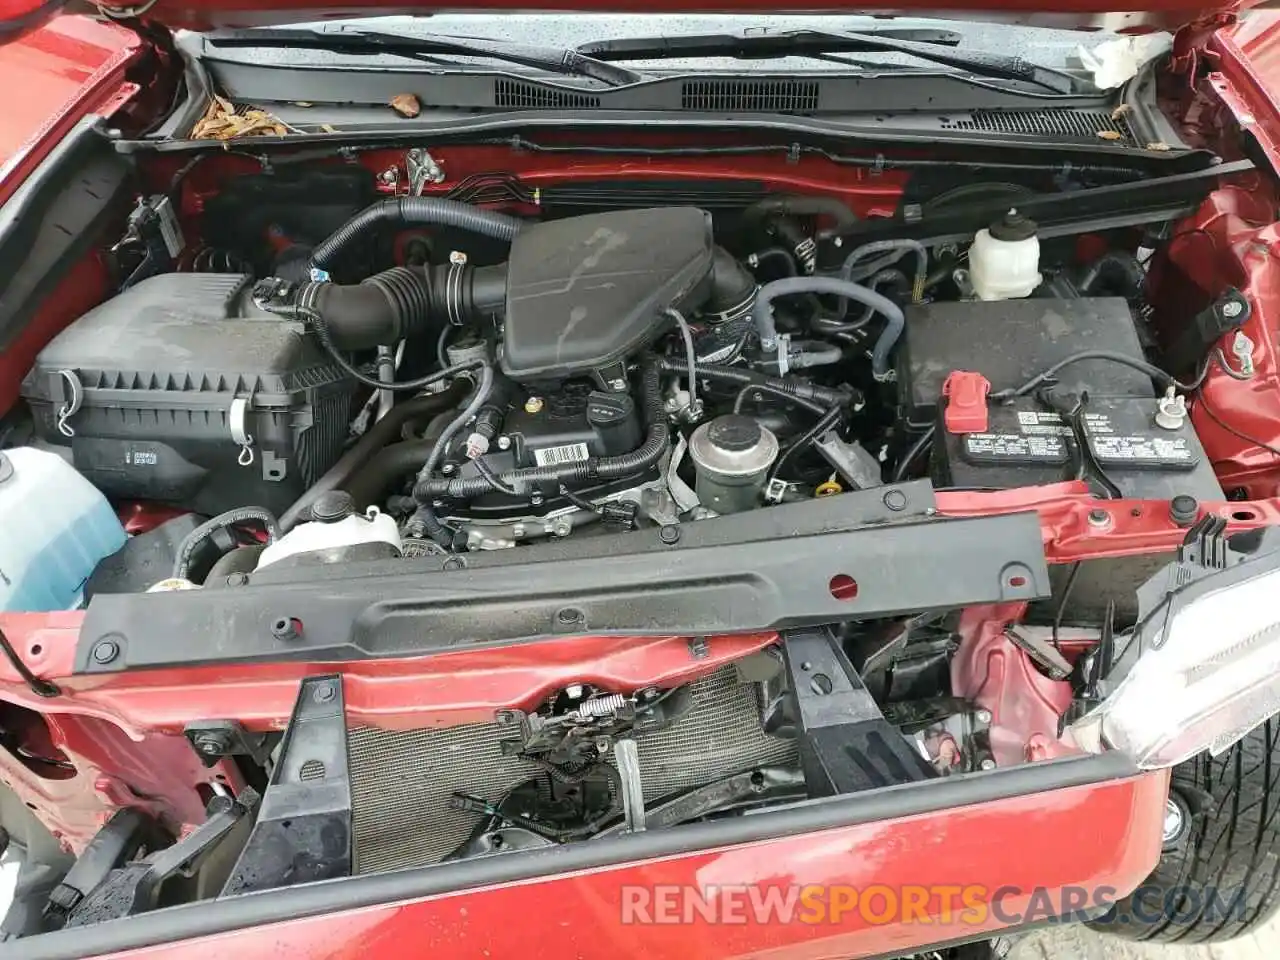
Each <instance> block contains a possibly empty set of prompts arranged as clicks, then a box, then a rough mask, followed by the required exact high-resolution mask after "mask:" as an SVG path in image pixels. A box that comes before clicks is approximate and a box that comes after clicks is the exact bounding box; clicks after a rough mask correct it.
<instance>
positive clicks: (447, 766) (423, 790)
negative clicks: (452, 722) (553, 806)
mask: <svg viewBox="0 0 1280 960" xmlns="http://www.w3.org/2000/svg"><path fill="white" fill-rule="evenodd" d="M691 690H692V694H693V706H692V708H691V709H690V710H689V712H687V713H686V714H685V715H684V716H683V717H681V719H680V720H679V721H678V722H677V723H675V724H673V725H672V726H670V727H667V728H666V729H664V730H655V731H653V732H652V733H649V734H645V735H641V736H638V737H637V738H636V744H637V746H638V748H639V754H640V770H641V775H642V779H643V781H644V797H645V801H646V802H649V801H654V800H657V799H659V798H662V797H665V796H668V795H670V794H673V793H678V792H681V791H684V790H688V789H690V788H692V787H698V786H702V785H703V784H705V783H709V782H711V781H713V780H719V779H721V778H722V777H726V776H729V775H730V774H734V773H740V772H742V771H744V770H749V769H751V768H752V767H756V766H764V765H770V766H776V765H788V764H795V763H796V762H797V757H796V748H795V744H794V743H793V742H792V741H790V740H780V739H777V738H775V737H770V736H768V735H767V734H765V733H764V732H763V731H762V730H761V729H760V723H759V720H758V712H757V709H756V697H755V691H754V689H753V688H752V687H751V686H749V685H744V684H740V683H739V682H738V677H737V672H736V671H735V669H734V668H733V667H732V666H728V667H724V668H722V669H721V670H719V671H717V672H716V673H713V674H711V675H709V676H707V677H704V678H703V679H701V680H698V681H696V682H695V683H694V684H693V686H692V688H691ZM498 736H499V733H498V727H497V726H496V725H495V724H492V723H479V724H469V725H466V726H458V727H447V728H440V729H421V730H398V731H397V730H380V729H377V728H374V727H356V728H353V729H352V730H351V731H350V758H351V780H352V794H353V802H354V815H355V848H356V869H357V871H358V872H360V873H378V872H381V871H384V870H398V869H402V868H405V867H416V866H422V865H425V864H430V863H435V862H437V861H438V860H440V859H441V858H442V857H444V856H445V855H446V854H448V853H449V852H450V851H452V850H453V849H454V848H456V847H457V846H458V845H459V844H460V843H462V841H463V840H465V839H466V838H467V837H468V835H470V833H471V831H472V829H473V828H474V827H475V826H476V824H477V823H478V822H479V820H480V817H479V816H478V815H476V814H471V813H465V812H462V811H458V810H451V809H450V808H449V798H450V796H451V795H452V794H453V791H455V790H463V791H466V792H467V793H473V794H476V795H478V796H482V797H485V798H487V799H490V800H497V799H499V798H500V797H502V796H503V795H505V794H506V793H507V792H508V791H509V790H511V789H512V788H513V787H515V786H516V785H518V784H519V783H521V782H523V781H525V780H528V779H531V778H533V777H535V776H538V775H539V774H540V772H541V771H540V770H539V768H538V767H537V766H536V765H534V764H532V763H530V762H528V761H527V760H520V759H518V758H515V757H505V756H503V755H502V754H501V753H500V752H499V750H498Z"/></svg>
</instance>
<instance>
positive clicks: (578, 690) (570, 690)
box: [564, 683, 582, 700]
mask: <svg viewBox="0 0 1280 960" xmlns="http://www.w3.org/2000/svg"><path fill="white" fill-rule="evenodd" d="M564 695H565V696H566V697H568V698H569V699H570V700H581V699H582V684H580V683H571V684H569V685H568V686H567V687H565V688H564Z"/></svg>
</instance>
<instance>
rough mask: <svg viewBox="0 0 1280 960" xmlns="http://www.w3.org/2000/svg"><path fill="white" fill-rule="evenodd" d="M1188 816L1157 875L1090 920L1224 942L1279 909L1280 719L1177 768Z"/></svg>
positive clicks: (1164, 938) (1135, 936)
mask: <svg viewBox="0 0 1280 960" xmlns="http://www.w3.org/2000/svg"><path fill="white" fill-rule="evenodd" d="M1170 800H1171V802H1172V803H1174V804H1177V805H1178V807H1179V810H1178V813H1179V814H1181V815H1182V816H1183V817H1184V818H1185V819H1183V820H1181V821H1178V820H1177V817H1176V816H1175V817H1172V818H1171V820H1170V822H1169V826H1170V832H1173V830H1172V827H1173V826H1174V825H1175V824H1177V823H1179V822H1180V823H1181V824H1182V829H1181V831H1180V832H1178V833H1177V835H1176V836H1175V837H1173V838H1172V839H1167V840H1166V843H1165V850H1164V853H1163V854H1162V855H1161V857H1160V862H1159V863H1158V864H1157V865H1156V868H1155V870H1153V871H1152V873H1151V875H1150V876H1149V877H1148V878H1147V879H1146V880H1145V881H1144V882H1143V883H1142V884H1141V885H1140V886H1139V887H1138V889H1137V890H1135V891H1134V892H1133V893H1132V894H1130V895H1129V896H1128V897H1126V898H1124V899H1123V900H1121V901H1119V902H1117V904H1116V905H1115V907H1114V908H1112V910H1111V911H1110V912H1108V913H1107V914H1106V915H1105V916H1103V917H1102V918H1100V919H1098V920H1095V921H1092V922H1091V923H1090V924H1089V925H1090V926H1092V927H1094V928H1095V929H1097V930H1099V931H1102V932H1106V933H1112V934H1115V935H1117V936H1119V937H1123V938H1125V939H1127V940H1147V941H1151V942H1154V943H1182V944H1192V943H1216V942H1220V941H1223V940H1231V939H1233V938H1235V937H1240V936H1244V935H1245V934H1247V933H1250V932H1252V931H1254V930H1255V929H1256V928H1258V927H1260V926H1262V925H1263V924H1265V923H1266V922H1267V920H1269V919H1270V918H1271V916H1272V914H1274V913H1275V912H1276V908H1277V906H1280V816H1278V814H1280V720H1277V719H1272V720H1269V721H1267V722H1266V723H1265V724H1263V725H1262V726H1260V727H1258V728H1256V729H1254V730H1252V731H1251V732H1250V733H1249V734H1247V735H1246V736H1245V737H1244V739H1243V740H1241V741H1240V742H1239V743H1237V744H1236V745H1235V746H1233V747H1232V748H1231V749H1230V750H1228V751H1227V752H1226V753H1224V754H1222V755H1221V756H1219V757H1210V756H1209V755H1208V754H1202V755H1201V756H1198V757H1196V758H1195V759H1193V760H1189V761H1187V762H1186V763H1183V764H1180V765H1179V766H1177V767H1175V768H1174V771H1173V778H1172V782H1171V786H1170Z"/></svg>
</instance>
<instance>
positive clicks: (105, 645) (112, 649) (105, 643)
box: [93, 640, 120, 663]
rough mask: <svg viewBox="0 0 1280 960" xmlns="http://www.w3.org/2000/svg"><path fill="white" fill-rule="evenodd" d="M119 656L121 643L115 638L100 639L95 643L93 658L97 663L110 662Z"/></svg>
mask: <svg viewBox="0 0 1280 960" xmlns="http://www.w3.org/2000/svg"><path fill="white" fill-rule="evenodd" d="M118 656H120V644H118V643H116V642H115V641H114V640H99V641H98V642H97V643H96V644H94V647H93V660H94V662H95V663H110V662H111V661H112V660H114V659H115V658H116V657H118Z"/></svg>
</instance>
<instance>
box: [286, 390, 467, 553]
mask: <svg viewBox="0 0 1280 960" xmlns="http://www.w3.org/2000/svg"><path fill="white" fill-rule="evenodd" d="M467 386H468V385H467V383H466V381H465V380H457V381H455V382H454V383H452V384H450V386H449V388H448V389H447V390H443V391H441V392H440V393H430V394H426V395H424V396H420V397H413V398H412V399H410V400H404V401H402V402H400V403H398V404H396V405H395V406H394V407H392V408H391V412H390V413H388V414H387V415H386V416H385V417H383V418H382V419H381V420H379V421H377V422H376V423H375V424H374V425H373V426H371V427H370V428H369V430H368V431H367V432H366V433H365V434H364V436H362V437H361V438H360V439H359V440H357V441H356V442H355V443H354V444H353V445H352V446H351V447H350V448H349V449H348V450H347V452H346V453H344V454H343V455H342V456H341V457H339V458H338V462H337V463H335V464H334V465H333V466H332V467H330V468H329V469H328V470H326V471H325V473H324V475H323V476H322V477H321V478H320V479H319V480H317V481H316V482H315V483H313V484H312V485H311V486H310V487H309V488H308V489H307V491H306V492H305V493H303V494H302V496H300V497H299V498H298V499H297V500H295V501H294V502H293V504H292V506H290V507H289V509H288V510H286V511H285V512H284V513H283V514H282V515H281V516H280V529H281V531H283V532H285V533H288V532H289V531H290V530H292V529H293V528H294V527H295V526H297V525H298V523H299V522H300V521H302V520H304V519H306V518H307V515H308V514H309V513H310V510H311V504H313V503H314V502H315V500H316V498H317V497H318V496H320V494H322V493H328V492H329V491H330V490H337V489H347V488H348V484H350V483H351V482H352V480H353V478H354V477H356V476H357V475H358V474H359V473H360V472H361V470H362V469H363V468H364V466H365V464H366V461H368V460H369V459H370V458H371V457H372V456H373V455H374V454H375V453H377V452H378V451H379V450H381V449H382V448H383V447H385V446H386V445H387V444H389V443H391V442H392V441H393V440H396V439H398V438H399V437H400V428H401V427H402V426H403V425H404V424H406V423H409V422H411V421H414V420H420V419H424V418H426V417H431V416H435V415H436V414H438V413H441V412H442V411H444V410H449V409H451V408H453V407H455V406H457V404H458V402H459V401H461V399H462V394H463V391H464V390H465V389H467ZM421 462H422V461H421V460H419V461H416V462H415V463H414V464H413V466H412V467H411V468H410V469H411V470H412V469H416V468H417V466H418V464H419V463H421ZM353 495H354V494H353Z"/></svg>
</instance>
